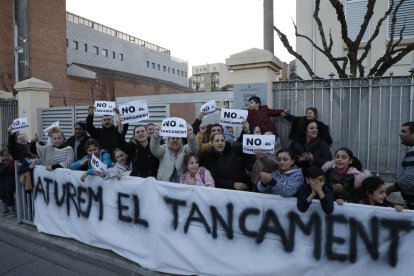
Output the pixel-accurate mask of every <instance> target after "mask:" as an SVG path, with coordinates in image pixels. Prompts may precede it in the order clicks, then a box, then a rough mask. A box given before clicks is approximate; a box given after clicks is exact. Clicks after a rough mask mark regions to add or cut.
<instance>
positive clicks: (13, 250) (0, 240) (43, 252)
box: [0, 231, 119, 276]
mask: <svg viewBox="0 0 414 276" xmlns="http://www.w3.org/2000/svg"><path fill="white" fill-rule="evenodd" d="M0 275H7V276H11V275H18V276H25V275H30V276H36V275H42V276H47V275H53V276H55V275H70V276H71V275H95V276H96V275H99V276H101V275H119V274H116V273H114V272H111V271H109V270H107V269H103V268H101V267H98V266H95V265H92V264H89V263H86V262H83V261H82V260H79V259H75V258H72V257H69V256H67V255H64V254H62V253H59V252H57V251H54V250H51V249H48V248H45V247H42V246H40V245H38V244H35V243H31V242H29V241H27V240H22V239H19V238H17V237H15V236H12V235H10V234H8V233H5V232H2V231H0Z"/></svg>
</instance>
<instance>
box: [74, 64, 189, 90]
mask: <svg viewBox="0 0 414 276" xmlns="http://www.w3.org/2000/svg"><path fill="white" fill-rule="evenodd" d="M71 65H76V66H79V67H81V68H84V69H87V70H89V71H92V72H94V73H96V74H100V75H106V76H112V77H118V78H125V79H130V80H136V81H142V82H149V83H155V84H159V85H165V86H172V87H177V88H186V89H189V88H188V87H186V86H182V85H179V84H177V83H175V82H172V81H166V80H161V79H157V78H152V77H147V76H143V75H135V74H131V73H126V72H122V71H117V70H112V69H107V68H102V67H96V66H91V65H86V64H81V63H76V62H74V63H72V64H71ZM71 65H69V66H71ZM189 90H190V89H189Z"/></svg>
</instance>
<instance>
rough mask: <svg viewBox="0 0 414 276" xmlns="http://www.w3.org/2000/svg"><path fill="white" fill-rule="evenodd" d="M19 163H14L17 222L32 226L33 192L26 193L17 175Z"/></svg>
mask: <svg viewBox="0 0 414 276" xmlns="http://www.w3.org/2000/svg"><path fill="white" fill-rule="evenodd" d="M19 167H20V163H18V162H15V168H14V169H15V176H16V213H17V222H18V223H26V224H31V225H34V214H35V209H34V200H33V194H34V191H26V190H25V188H24V186H23V185H22V184H21V183H20V175H19V174H18V171H19Z"/></svg>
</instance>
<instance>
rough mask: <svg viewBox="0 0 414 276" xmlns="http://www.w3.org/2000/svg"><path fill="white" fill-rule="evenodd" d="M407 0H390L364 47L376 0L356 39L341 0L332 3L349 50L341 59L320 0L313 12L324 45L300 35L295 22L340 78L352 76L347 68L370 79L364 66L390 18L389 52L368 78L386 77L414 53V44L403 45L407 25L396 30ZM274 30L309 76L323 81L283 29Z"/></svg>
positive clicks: (296, 30)
mask: <svg viewBox="0 0 414 276" xmlns="http://www.w3.org/2000/svg"><path fill="white" fill-rule="evenodd" d="M406 1H407V0H396V1H394V0H390V1H389V7H388V9H387V10H386V11H385V13H384V15H383V16H382V17H381V18H380V19H379V20H378V22H377V23H376V25H375V30H374V32H373V34H372V35H371V37H370V38H369V40H368V41H367V42H365V46H364V47H363V48H362V51H361V50H360V48H361V42H362V39H363V36H364V34H365V32H366V30H367V28H368V26H369V23H370V21H371V19H372V16H373V15H374V8H375V4H376V2H377V1H376V0H368V2H367V11H366V13H365V16H364V21H363V23H362V24H361V29H360V31H359V33H358V34H357V36H356V38H355V39H354V40H352V39H351V38H350V37H349V35H348V25H347V22H346V18H345V9H344V6H343V4H342V3H341V1H340V0H329V2H330V4H331V5H332V7H333V8H334V10H335V12H336V16H337V20H338V23H339V24H340V28H341V38H342V41H341V42H340V43H345V45H346V47H347V50H348V51H347V53H346V55H345V56H339V57H336V56H334V55H333V53H332V46H333V43H334V42H333V38H332V34H331V30H329V33H328V37H327V36H326V33H325V30H324V27H323V24H322V21H321V19H320V17H319V11H320V4H321V1H320V0H316V1H315V10H314V13H313V18H314V20H315V22H316V25H317V28H318V31H319V35H320V38H321V42H322V45H317V44H316V43H315V42H314V41H313V40H312V39H311V38H309V37H308V36H306V35H303V34H300V33H298V29H297V26H296V24H295V23H293V24H294V26H295V35H296V37H301V38H304V39H305V40H306V41H308V42H309V43H311V45H312V47H314V48H315V49H316V50H318V51H319V52H321V53H322V54H323V55H325V56H326V57H327V58H328V60H329V61H330V63H332V65H333V67H334V68H335V70H336V72H337V73H338V76H339V77H340V78H346V77H348V74H347V73H346V69H347V67H348V66H349V72H350V74H351V75H352V76H359V77H364V76H366V73H365V68H364V66H363V65H362V63H363V61H364V60H365V58H366V57H367V56H368V53H369V52H370V50H371V48H372V43H373V41H374V40H375V39H376V38H377V37H378V34H379V32H380V28H381V26H382V24H383V23H384V21H385V22H387V21H386V19H387V18H389V20H390V22H391V27H390V33H389V41H388V43H387V47H386V50H385V53H384V54H383V55H382V56H381V57H380V58H379V59H378V60H377V61H376V62H375V64H374V65H373V66H372V67H371V68H369V72H368V74H367V76H382V75H383V74H384V73H385V72H386V71H387V70H388V69H389V68H391V66H393V65H394V64H395V63H397V62H398V61H400V60H401V59H402V58H403V57H404V56H406V55H407V54H408V53H410V52H411V51H413V50H414V43H409V44H404V45H403V44H402V43H401V42H402V40H403V32H404V30H405V23H404V24H403V26H402V28H401V29H399V30H396V22H397V13H398V10H399V9H400V7H401V5H402V4H403V3H404V2H406ZM274 29H275V31H276V33H277V35H278V37H279V39H280V40H281V42H282V43H283V45H284V47H285V48H286V49H287V50H288V52H289V53H290V54H291V55H293V56H294V57H295V58H296V59H297V60H299V61H300V62H301V63H302V64H303V65H304V67H305V69H306V70H307V72H308V74H309V76H311V77H312V78H319V77H318V76H316V74H315V72H314V71H313V70H312V68H311V66H310V65H309V64H308V62H307V61H306V60H305V59H304V58H303V56H302V55H300V54H299V53H298V52H296V51H295V50H294V49H293V48H292V46H291V45H290V43H289V40H288V39H287V37H286V35H285V34H284V33H283V32H282V31H280V29H279V28H277V27H276V26H274Z"/></svg>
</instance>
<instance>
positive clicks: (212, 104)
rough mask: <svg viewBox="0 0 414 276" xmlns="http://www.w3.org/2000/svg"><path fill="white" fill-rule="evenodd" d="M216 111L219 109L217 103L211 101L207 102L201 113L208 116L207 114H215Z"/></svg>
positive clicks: (201, 108)
mask: <svg viewBox="0 0 414 276" xmlns="http://www.w3.org/2000/svg"><path fill="white" fill-rule="evenodd" d="M216 109H217V105H216V101H213V100H211V101H208V102H206V103H205V104H203V105H202V106H201V107H200V112H204V114H206V115H207V114H210V113H213V112H214V111H216Z"/></svg>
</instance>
